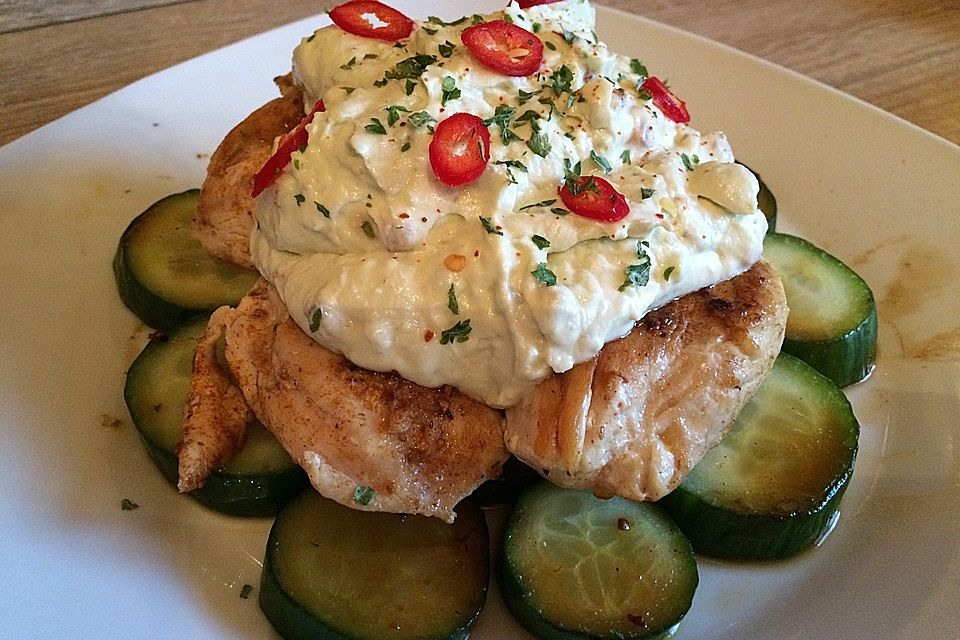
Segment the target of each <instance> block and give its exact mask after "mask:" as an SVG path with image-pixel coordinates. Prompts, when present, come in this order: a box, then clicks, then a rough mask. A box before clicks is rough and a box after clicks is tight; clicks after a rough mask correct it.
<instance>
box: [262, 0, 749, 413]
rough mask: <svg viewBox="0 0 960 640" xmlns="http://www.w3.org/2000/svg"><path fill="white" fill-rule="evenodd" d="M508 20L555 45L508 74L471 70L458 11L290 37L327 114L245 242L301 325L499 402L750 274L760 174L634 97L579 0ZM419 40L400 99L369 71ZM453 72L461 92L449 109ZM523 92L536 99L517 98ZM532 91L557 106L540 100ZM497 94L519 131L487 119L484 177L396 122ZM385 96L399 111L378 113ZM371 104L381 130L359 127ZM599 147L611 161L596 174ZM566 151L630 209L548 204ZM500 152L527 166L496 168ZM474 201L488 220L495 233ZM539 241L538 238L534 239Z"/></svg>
mask: <svg viewBox="0 0 960 640" xmlns="http://www.w3.org/2000/svg"><path fill="white" fill-rule="evenodd" d="M505 13H506V14H507V15H508V16H509V17H510V19H511V20H512V21H513V22H514V23H515V24H518V25H520V26H522V27H524V28H526V29H528V30H531V31H532V30H534V24H538V25H539V28H538V34H539V37H540V38H541V39H542V40H543V41H545V42H549V43H551V44H552V45H553V48H552V49H551V48H550V47H547V48H545V49H544V61H543V64H542V65H541V72H540V73H538V74H537V75H534V76H531V77H527V78H512V77H507V76H503V75H501V74H498V73H496V72H494V71H491V70H489V69H486V68H485V67H483V66H482V65H481V64H480V63H479V62H478V61H477V60H476V59H475V58H474V57H473V56H472V54H471V53H470V52H469V50H468V49H467V48H466V47H465V46H464V45H463V44H462V43H461V40H460V33H461V32H462V31H463V29H465V28H467V27H468V26H470V24H471V22H472V20H471V19H467V20H466V21H464V22H463V23H461V24H458V25H455V26H443V25H438V24H432V23H417V25H416V27H415V29H414V32H413V34H412V35H411V37H410V39H409V40H408V41H406V42H405V43H404V46H403V47H402V48H398V47H395V46H394V45H393V44H392V43H387V42H381V41H379V40H373V39H369V38H361V37H357V36H353V35H350V34H348V33H345V32H343V31H341V30H340V29H338V28H337V27H335V26H334V27H327V28H324V29H320V30H319V31H317V32H316V33H314V34H313V35H312V36H311V37H310V38H307V39H304V40H303V41H302V42H301V43H300V45H299V46H298V47H297V49H296V51H295V52H294V65H293V66H294V74H295V78H296V81H297V82H298V83H299V84H300V85H301V86H302V87H303V89H304V92H305V102H306V103H307V106H308V107H309V106H312V105H313V103H314V102H315V101H316V100H317V99H319V98H322V99H323V100H324V103H325V105H326V111H325V112H323V113H320V114H317V116H316V117H315V118H314V120H313V122H312V124H311V125H309V126H308V132H309V142H308V144H307V146H306V148H305V149H304V151H303V152H302V153H299V152H297V153H294V154H293V156H294V157H293V161H292V162H291V164H290V165H288V166H287V168H286V169H285V170H284V171H283V172H282V174H281V175H280V176H279V178H278V179H277V181H276V183H275V184H274V186H272V187H271V188H269V189H267V190H266V191H265V192H264V193H263V194H262V195H261V196H260V197H259V199H258V201H257V207H256V218H257V221H258V225H257V226H258V228H257V230H255V231H254V233H253V235H252V238H251V249H252V254H253V259H254V262H255V263H256V265H257V267H258V268H259V270H260V271H261V273H262V274H263V275H264V277H266V278H267V279H268V280H270V281H271V282H272V283H273V284H274V285H275V286H276V287H277V289H278V291H279V292H280V295H281V296H282V298H283V300H284V301H285V303H286V305H287V307H288V308H289V310H290V314H291V316H292V317H293V318H294V319H295V320H296V322H297V323H298V324H299V325H300V326H301V327H302V328H303V330H304V331H306V332H307V333H308V334H309V335H311V336H312V337H313V338H314V339H315V340H317V341H318V342H320V343H321V344H323V345H324V346H326V347H327V348H329V349H332V350H334V351H336V352H339V353H343V354H344V355H345V356H346V357H347V358H349V359H350V360H351V361H353V362H354V363H356V364H357V365H359V366H362V367H366V368H369V369H374V370H378V371H391V370H395V371H397V372H398V373H399V374H400V375H402V376H403V377H405V378H407V379H409V380H412V381H414V382H417V383H419V384H422V385H425V386H430V387H433V386H439V385H442V384H449V385H453V386H455V387H457V388H458V389H460V390H462V391H464V392H465V393H468V394H470V395H471V396H474V397H476V398H478V399H480V400H482V401H483V402H486V403H487V404H490V405H493V406H500V407H505V406H510V405H512V404H513V403H515V402H516V401H517V400H518V399H519V398H520V397H522V395H523V394H524V393H526V392H527V391H529V390H530V388H531V387H532V386H533V385H534V384H536V382H537V381H539V380H540V379H542V378H543V377H545V376H546V375H547V374H548V373H549V372H550V371H551V370H552V371H557V372H562V371H566V370H568V369H569V368H571V367H572V366H573V365H574V364H576V363H578V362H582V361H584V360H587V359H589V358H591V357H593V356H594V355H596V353H597V352H598V351H599V350H600V349H601V347H603V345H604V344H605V343H606V342H607V341H609V340H613V339H615V338H618V337H620V336H623V335H624V334H626V333H627V332H628V331H629V330H630V328H631V327H632V326H633V324H634V322H635V321H636V320H638V319H639V318H641V317H643V315H644V314H646V313H647V311H649V310H651V309H653V308H656V307H659V306H661V305H663V304H665V303H667V302H669V301H670V300H672V299H674V298H676V297H678V296H681V295H684V294H686V293H689V292H692V291H695V290H697V289H699V288H701V287H704V286H707V285H710V284H714V283H716V282H719V281H721V280H724V279H726V278H729V277H732V276H733V275H736V274H737V273H739V272H741V271H743V270H744V269H746V268H747V267H749V266H750V265H751V264H753V262H755V261H756V260H757V259H758V258H759V256H760V252H761V249H762V240H763V234H764V232H765V231H766V221H765V219H764V217H763V215H762V213H760V212H759V210H758V209H757V202H756V196H757V190H758V186H757V182H756V180H755V179H754V177H753V175H752V174H750V172H749V171H747V170H746V169H745V168H744V167H742V166H741V165H738V164H734V162H733V161H734V158H733V154H732V152H731V150H730V146H729V144H728V143H727V141H726V139H725V138H724V136H723V135H722V134H719V133H713V134H705V135H702V134H700V133H699V132H697V131H696V130H694V129H692V128H690V127H688V126H686V125H678V124H676V123H674V122H672V121H671V120H669V119H668V118H666V117H665V116H664V115H663V114H662V113H661V112H660V111H659V109H657V108H656V107H655V106H654V105H653V103H652V101H650V100H648V99H644V98H645V96H643V95H641V94H640V93H639V92H638V91H637V85H638V81H639V80H640V78H639V77H638V75H637V74H636V73H634V72H633V71H632V70H631V65H630V59H629V58H627V57H623V56H619V55H616V54H614V53H612V52H610V51H609V50H608V49H607V48H606V46H605V45H604V44H602V43H595V42H594V35H593V29H594V23H595V15H594V11H593V8H592V7H591V6H590V5H589V4H588V3H587V2H585V1H581V0H567V1H565V2H560V3H555V4H549V5H542V6H538V7H533V8H531V9H529V10H522V9H519V8H518V7H517V6H516V5H514V4H511V5H510V6H509V7H508V8H507V9H506V11H505ZM502 17H503V14H502V13H501V14H497V15H495V16H487V17H486V19H495V18H502ZM428 30H429V31H435V33H429V32H428ZM563 32H566V33H567V34H568V36H567V38H566V39H565V38H564V36H563V35H562V34H563ZM571 36H573V37H572V38H571ZM567 39H571V40H572V41H571V42H569V43H568V42H567ZM447 42H449V43H452V44H453V45H454V49H453V53H452V54H451V55H450V56H449V57H444V56H443V55H441V53H440V49H439V45H443V44H444V43H447ZM415 54H427V55H432V56H435V57H436V62H434V63H432V64H429V65H428V66H427V67H426V68H425V69H424V71H423V73H422V74H421V75H420V76H419V77H416V78H412V79H411V80H410V81H411V82H412V85H411V87H412V90H411V92H410V94H409V95H408V94H407V91H408V87H407V79H392V80H388V81H387V82H386V83H385V84H383V83H382V79H383V78H384V77H385V73H386V72H387V71H388V70H391V69H393V68H394V67H395V65H397V63H399V62H401V61H402V60H404V59H407V58H409V57H411V56H413V55H415ZM564 65H565V66H566V67H567V68H568V69H569V70H570V72H571V74H572V81H571V85H570V90H569V91H562V92H561V93H560V95H559V96H558V95H556V93H555V91H554V89H553V87H552V85H553V83H552V80H551V75H552V74H554V73H555V72H557V71H558V70H559V69H560V68H561V66H564ZM651 72H652V73H654V74H655V72H656V70H655V69H651ZM447 77H452V78H453V79H454V81H455V83H456V87H457V88H458V89H459V90H460V96H459V97H457V98H454V99H450V100H448V101H447V102H446V104H445V105H442V104H441V101H442V96H443V93H444V91H443V81H444V79H445V78H447ZM378 81H380V84H382V85H383V86H375V83H377V82H378ZM521 90H522V91H525V92H539V93H537V94H536V95H534V96H533V97H532V98H530V99H529V100H528V101H527V102H526V103H525V104H523V105H519V104H518V101H519V96H520V93H519V92H520V91H521ZM571 95H573V96H574V97H573V99H572V100H570V101H568V98H570V96H571ZM544 97H548V98H551V99H552V102H553V104H554V105H555V107H556V111H552V110H551V109H550V107H549V105H547V104H543V103H541V102H539V101H538V100H539V99H540V98H544ZM498 105H507V106H510V107H514V108H516V109H517V111H516V114H515V117H514V119H513V120H512V122H511V129H513V130H514V131H515V133H516V134H517V135H518V136H520V138H521V139H519V140H515V141H512V142H510V143H509V144H507V145H504V144H503V142H502V140H501V130H500V127H499V126H497V125H496V124H493V125H491V126H490V127H489V128H490V133H491V138H492V145H491V160H490V164H489V165H488V166H487V168H486V170H485V171H484V173H483V175H482V176H481V177H480V178H479V179H478V180H477V181H475V182H473V183H471V184H469V185H466V186H462V187H447V186H444V185H442V184H441V183H440V182H439V181H438V180H437V179H436V177H435V176H434V174H433V171H432V169H431V167H430V163H429V160H428V154H427V149H428V146H429V144H430V140H431V138H432V136H431V133H430V131H429V130H428V126H430V125H435V124H436V123H435V122H431V123H429V125H424V126H421V127H419V128H418V127H414V126H413V124H411V123H410V122H408V117H409V116H410V115H411V114H413V113H417V112H421V111H425V112H426V113H427V114H429V115H430V116H431V117H432V118H433V119H435V120H438V121H439V120H442V119H444V118H445V117H449V116H450V115H453V114H454V113H457V112H464V111H465V112H469V113H472V114H475V115H477V116H479V117H480V118H484V119H487V118H491V117H493V116H494V114H495V109H496V107H497V106H498ZM391 106H395V107H400V108H399V109H395V110H394V112H395V113H396V114H397V116H398V118H397V119H396V121H395V122H393V124H392V125H391V124H389V121H390V113H389V111H388V110H387V107H391ZM528 110H532V111H535V112H536V113H538V114H540V115H541V119H540V120H539V121H538V122H539V124H540V131H541V133H542V134H544V135H545V136H546V137H547V140H548V142H549V144H550V147H551V149H550V152H549V153H548V154H547V155H546V156H545V157H540V156H539V155H536V154H535V153H534V152H533V151H531V149H530V148H528V146H527V144H526V141H527V140H528V139H529V138H530V137H531V135H532V131H531V127H530V125H529V123H527V124H522V123H517V122H516V117H518V116H521V115H522V114H524V113H525V112H526V111H528ZM374 118H376V119H377V120H378V121H379V123H380V124H381V125H382V126H383V127H384V129H385V130H386V134H379V133H373V132H371V131H369V130H367V128H366V127H367V126H368V125H373V127H371V128H375V123H374V122H373V119H374ZM591 151H593V152H594V153H595V154H597V155H599V156H600V157H602V158H604V159H605V160H606V161H607V162H609V164H610V165H611V167H612V171H611V173H610V174H609V175H604V173H603V169H602V168H601V167H600V166H599V165H598V164H597V163H596V162H594V161H593V160H592V159H591ZM625 152H629V160H630V162H629V163H628V162H626V160H627V157H626V155H625ZM684 156H685V159H686V163H685V159H684ZM565 159H566V160H568V161H570V163H571V164H573V163H576V162H577V161H580V162H581V163H582V171H583V174H584V175H587V174H591V175H598V176H603V177H605V178H606V179H607V180H608V181H609V182H610V183H611V184H613V185H614V186H615V187H616V188H617V189H618V190H619V191H620V192H621V193H623V194H624V195H625V196H626V198H627V200H628V202H629V205H630V214H629V215H628V216H627V217H626V218H624V219H623V220H622V221H619V222H615V223H603V222H596V221H593V220H589V219H587V218H584V217H581V216H578V215H575V214H572V213H570V214H568V215H558V214H557V213H554V212H552V211H551V209H553V208H556V207H563V203H562V202H561V201H560V200H559V198H558V196H557V187H558V185H560V184H561V183H562V181H563V178H564V160H565ZM507 161H519V162H521V163H522V164H523V165H524V167H525V168H526V171H524V170H522V169H520V168H516V167H509V166H508V165H505V164H496V163H497V162H507ZM686 164H689V165H690V166H691V167H692V170H691V169H688V167H687V166H686ZM649 189H652V190H653V194H652V195H649V196H648V197H646V198H644V197H643V196H644V195H647V194H645V193H644V191H645V190H649ZM554 199H556V202H555V203H552V204H550V205H548V206H541V207H530V208H527V207H528V205H531V204H534V203H538V202H542V201H545V200H554ZM318 205H319V206H318ZM321 209H322V210H323V211H328V212H329V217H326V215H324V214H323V212H322V211H321ZM521 209H523V210H521ZM481 216H482V217H483V218H486V219H488V220H489V221H490V224H491V226H492V228H494V229H495V230H496V231H498V232H499V233H489V232H488V231H487V230H486V229H485V228H484V225H483V224H482V223H481V220H480V218H481ZM535 235H536V236H540V237H541V238H545V239H546V240H548V241H549V246H548V247H544V248H539V247H538V246H537V244H535V242H534V240H533V237H534V236H535ZM640 241H644V242H645V243H648V245H649V246H642V249H643V251H644V252H645V253H646V254H647V255H648V256H649V258H650V262H651V268H650V272H649V282H648V284H646V285H645V286H635V285H629V286H626V287H622V285H623V284H624V282H625V279H626V269H627V267H629V266H631V265H636V264H638V263H640V262H641V259H640V258H638V248H640V246H639V242H640ZM541 244H542V242H541ZM541 263H545V264H546V266H547V268H548V269H549V270H550V271H552V272H553V273H554V274H555V275H556V279H557V282H556V285H555V286H547V285H546V284H544V283H543V282H542V281H541V280H539V279H538V278H537V277H535V276H534V275H533V272H534V271H536V270H537V268H538V265H540V264H541ZM451 286H452V287H453V292H454V294H455V297H456V302H457V306H458V308H457V311H458V313H454V312H453V310H452V309H451V306H452V305H451V304H450V291H451ZM621 288H622V289H623V290H622V291H621V290H620V289H621ZM318 310H319V313H318ZM321 315H322V319H321V318H320V316H321ZM467 320H469V325H470V332H469V335H468V336H467V339H466V340H465V341H463V342H459V341H451V342H449V343H447V344H441V337H442V336H443V332H444V330H448V329H450V328H452V327H454V326H455V325H457V323H461V324H460V326H461V327H462V326H463V323H465V322H466V321H467ZM312 324H313V326H311V325H312Z"/></svg>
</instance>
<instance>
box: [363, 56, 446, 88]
mask: <svg viewBox="0 0 960 640" xmlns="http://www.w3.org/2000/svg"><path fill="white" fill-rule="evenodd" d="M436 62H437V57H436V56H431V55H427V54H425V53H418V54H416V55H414V56H410V57H409V58H405V59H404V60H401V61H400V62H398V63H397V64H395V65H394V66H393V68H392V69H389V70H388V71H387V72H386V73H385V74H383V79H382V80H377V81H376V82H374V83H373V84H374V85H376V86H378V87H383V86H386V84H387V81H388V80H403V79H406V78H419V77H420V76H421V75H423V72H424V70H425V69H426V68H427V67H429V66H430V65H431V64H435V63H436Z"/></svg>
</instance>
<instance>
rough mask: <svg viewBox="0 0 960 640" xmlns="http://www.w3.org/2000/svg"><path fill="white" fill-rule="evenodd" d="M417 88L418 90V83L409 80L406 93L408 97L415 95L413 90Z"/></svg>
mask: <svg viewBox="0 0 960 640" xmlns="http://www.w3.org/2000/svg"><path fill="white" fill-rule="evenodd" d="M416 88H417V83H416V82H414V81H413V80H407V85H406V87H405V89H404V91H405V92H406V94H407V95H410V94H411V93H413V90H414V89H416Z"/></svg>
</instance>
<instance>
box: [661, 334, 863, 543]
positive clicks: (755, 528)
mask: <svg viewBox="0 0 960 640" xmlns="http://www.w3.org/2000/svg"><path fill="white" fill-rule="evenodd" d="M859 432H860V426H859V424H858V423H857V419H856V417H854V415H853V410H852V409H851V408H850V403H849V402H848V401H847V398H846V396H844V395H843V392H842V391H840V389H839V388H838V387H837V386H836V385H835V384H833V383H832V382H831V381H830V380H828V379H827V378H825V377H823V376H822V375H820V374H819V373H817V372H816V371H815V370H814V369H812V368H811V367H810V366H808V365H807V364H805V363H804V362H803V361H802V360H799V359H797V358H794V357H793V356H790V355H788V354H784V353H781V354H780V355H779V356H778V357H777V361H776V363H775V364H774V367H773V371H772V372H771V373H770V375H769V376H767V378H766V379H765V380H764V381H763V383H762V384H761V385H760V388H759V390H758V391H757V393H756V395H755V396H754V397H753V399H752V400H751V401H750V402H749V403H748V404H747V406H746V407H745V408H744V409H743V411H742V412H741V414H740V416H739V418H737V421H736V423H734V426H733V428H732V429H731V431H730V433H729V434H728V435H727V437H726V438H725V439H724V440H723V441H722V442H721V443H720V444H719V445H717V446H716V447H714V448H713V449H711V450H710V451H709V452H708V453H707V455H706V456H704V458H703V459H702V460H701V461H700V462H699V463H698V464H697V466H695V467H694V468H693V470H692V471H691V472H690V473H689V474H687V477H686V478H684V479H683V482H682V483H680V486H679V487H677V489H675V490H674V491H673V493H671V494H670V495H668V496H667V497H665V498H664V499H663V500H662V501H661V503H662V504H663V506H664V508H665V509H666V510H667V512H668V513H670V515H671V516H673V518H674V520H675V521H676V522H677V524H678V525H679V526H680V528H681V529H682V530H683V532H684V533H685V534H686V535H687V537H688V538H689V539H690V542H691V543H692V544H693V548H694V550H696V551H697V553H703V554H706V555H711V556H716V557H723V558H757V559H766V558H785V557H788V556H792V555H794V554H796V553H798V552H800V551H801V550H803V549H805V548H807V547H809V546H811V545H813V544H814V543H815V542H817V541H818V540H819V539H820V538H821V537H822V536H823V535H824V534H825V533H826V532H827V531H829V529H830V527H832V525H833V521H834V519H835V517H836V514H837V509H838V508H839V505H840V498H841V496H842V495H843V492H844V490H845V489H846V487H847V483H848V482H849V480H850V476H851V475H852V473H853V466H854V460H855V458H856V455H857V438H858V436H859Z"/></svg>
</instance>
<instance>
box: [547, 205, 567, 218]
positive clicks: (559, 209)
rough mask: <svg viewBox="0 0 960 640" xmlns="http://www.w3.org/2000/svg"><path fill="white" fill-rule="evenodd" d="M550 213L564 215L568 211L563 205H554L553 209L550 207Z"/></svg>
mask: <svg viewBox="0 0 960 640" xmlns="http://www.w3.org/2000/svg"><path fill="white" fill-rule="evenodd" d="M550 213H553V214H556V215H558V216H565V215H568V214H569V213H570V212H569V211H567V210H566V209H564V208H563V207H554V208H553V209H550Z"/></svg>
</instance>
